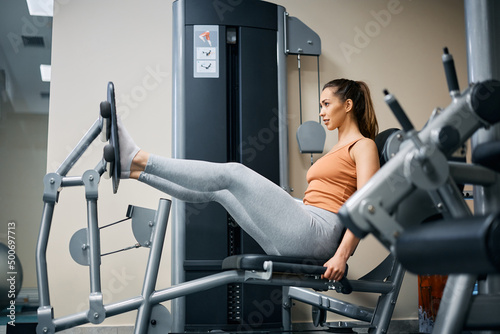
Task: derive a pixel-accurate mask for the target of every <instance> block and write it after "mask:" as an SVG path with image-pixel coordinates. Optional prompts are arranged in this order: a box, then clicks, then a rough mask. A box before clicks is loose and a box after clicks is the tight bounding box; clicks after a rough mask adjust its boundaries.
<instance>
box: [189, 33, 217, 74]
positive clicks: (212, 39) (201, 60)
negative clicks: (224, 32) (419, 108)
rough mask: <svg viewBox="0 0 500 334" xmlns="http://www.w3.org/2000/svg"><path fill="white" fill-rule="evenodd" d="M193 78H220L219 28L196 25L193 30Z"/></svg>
mask: <svg viewBox="0 0 500 334" xmlns="http://www.w3.org/2000/svg"><path fill="white" fill-rule="evenodd" d="M193 49H194V55H193V60H194V61H193V76H194V77H195V78H218V77H219V26H217V25H195V26H194V28H193Z"/></svg>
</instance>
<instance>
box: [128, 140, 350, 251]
mask: <svg viewBox="0 0 500 334" xmlns="http://www.w3.org/2000/svg"><path fill="white" fill-rule="evenodd" d="M125 139H126V140H128V141H129V142H130V141H131V142H132V143H133V141H132V140H131V139H130V138H125ZM120 140H121V142H122V141H123V139H122V138H121V137H120ZM121 142H120V144H121ZM134 145H135V144H134ZM134 145H130V144H127V145H124V147H136V146H134ZM134 150H135V148H134ZM120 151H121V149H120ZM123 164H124V163H123V162H122V165H123ZM125 164H126V166H130V168H129V170H130V176H131V177H134V178H135V177H138V179H139V181H141V182H144V183H146V184H148V185H150V186H153V187H155V188H157V189H159V190H161V191H163V192H165V193H167V194H169V195H171V196H173V197H175V198H178V199H180V200H184V201H186V202H195V203H196V202H198V203H199V202H210V201H215V202H218V203H220V204H221V205H222V206H223V207H224V208H225V209H226V210H227V211H228V213H229V214H230V215H231V216H232V217H233V218H234V219H235V220H236V221H237V222H238V224H239V225H240V226H241V227H242V228H243V229H244V230H245V231H246V232H247V233H248V234H249V235H250V236H252V237H253V238H254V239H255V240H256V241H257V242H258V243H259V244H260V245H261V247H262V248H263V249H264V250H265V251H266V252H267V253H268V254H276V255H288V256H303V257H315V258H320V259H326V258H329V257H330V256H332V255H333V253H334V252H335V249H336V248H337V246H338V243H339V240H340V237H341V233H342V231H343V227H342V225H341V223H340V221H339V220H338V218H337V216H336V215H335V214H333V213H330V212H327V211H324V210H321V209H318V208H314V207H307V206H305V205H303V204H301V203H298V202H297V201H296V200H295V199H293V198H292V197H291V196H290V195H289V194H288V193H287V192H285V191H284V190H283V189H281V188H280V187H279V186H278V185H276V184H274V183H273V182H271V181H269V180H268V179H266V178H264V177H263V176H261V175H259V174H258V173H256V172H254V171H252V170H251V169H249V168H247V167H245V166H243V165H241V164H237V163H224V164H217V163H210V162H206V161H196V160H183V159H170V158H163V157H160V156H156V155H150V154H148V153H146V152H144V151H139V153H137V154H136V156H135V157H134V159H133V161H132V162H131V163H128V162H126V161H125Z"/></svg>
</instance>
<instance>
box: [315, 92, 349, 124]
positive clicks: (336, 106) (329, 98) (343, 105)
mask: <svg viewBox="0 0 500 334" xmlns="http://www.w3.org/2000/svg"><path fill="white" fill-rule="evenodd" d="M334 92H336V88H330V87H329V88H325V89H324V90H323V92H321V96H320V106H321V112H320V113H319V115H320V116H321V118H322V119H323V123H324V124H325V126H326V128H327V129H328V130H330V131H331V130H335V129H337V128H338V127H340V126H341V125H342V123H343V122H344V119H345V118H346V117H347V113H348V111H349V109H350V108H349V102H350V100H347V101H345V102H342V100H340V99H339V98H338V97H337V96H336V95H335V94H334ZM348 101H349V102H348Z"/></svg>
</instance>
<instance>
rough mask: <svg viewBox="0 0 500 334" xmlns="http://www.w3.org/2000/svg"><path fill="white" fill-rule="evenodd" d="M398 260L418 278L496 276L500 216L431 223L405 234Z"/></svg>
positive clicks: (399, 242) (499, 264)
mask: <svg viewBox="0 0 500 334" xmlns="http://www.w3.org/2000/svg"><path fill="white" fill-rule="evenodd" d="M395 252H396V257H397V259H398V260H399V262H400V263H401V264H402V265H403V267H404V268H405V269H407V270H409V271H411V272H413V273H416V274H429V275H434V274H438V275H446V274H455V273H457V274H459V273H464V274H492V273H499V272H500V219H499V216H498V215H490V216H486V217H467V218H463V219H457V220H452V221H450V220H444V221H439V222H433V223H428V224H424V225H420V226H418V227H415V228H412V229H408V230H406V231H404V232H403V233H402V234H401V236H400V237H399V238H398V240H397V242H396V248H395Z"/></svg>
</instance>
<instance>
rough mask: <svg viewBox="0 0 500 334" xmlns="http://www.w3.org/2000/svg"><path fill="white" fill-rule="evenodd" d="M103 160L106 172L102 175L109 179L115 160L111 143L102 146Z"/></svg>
mask: <svg viewBox="0 0 500 334" xmlns="http://www.w3.org/2000/svg"><path fill="white" fill-rule="evenodd" d="M103 151H104V152H103V156H104V160H105V161H106V173H105V174H104V176H105V177H106V178H107V179H110V178H111V177H112V176H113V169H114V162H115V149H114V147H113V145H111V144H108V145H106V146H104V150H103Z"/></svg>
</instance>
